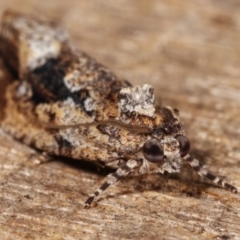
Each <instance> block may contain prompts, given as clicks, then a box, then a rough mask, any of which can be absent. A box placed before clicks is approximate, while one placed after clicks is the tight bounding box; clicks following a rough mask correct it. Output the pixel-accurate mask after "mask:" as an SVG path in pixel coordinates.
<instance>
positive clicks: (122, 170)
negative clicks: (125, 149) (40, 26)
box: [85, 160, 139, 208]
mask: <svg viewBox="0 0 240 240" xmlns="http://www.w3.org/2000/svg"><path fill="white" fill-rule="evenodd" d="M138 166H139V160H128V161H127V162H126V163H125V164H124V165H122V166H121V167H119V168H118V169H117V171H116V172H115V173H110V174H109V175H108V176H107V180H106V181H105V182H104V183H103V184H102V186H101V187H100V188H98V189H97V190H96V191H95V192H94V193H93V194H92V195H91V196H90V197H89V198H88V199H87V201H86V202H85V208H89V206H90V205H91V203H92V202H93V201H94V200H96V199H97V198H98V197H99V195H100V194H101V193H102V192H103V191H105V190H106V189H107V188H108V187H109V186H111V185H113V184H116V183H117V182H119V181H120V180H121V179H122V178H124V177H125V176H127V175H128V174H129V173H130V172H132V171H133V170H134V169H135V168H136V167H138Z"/></svg>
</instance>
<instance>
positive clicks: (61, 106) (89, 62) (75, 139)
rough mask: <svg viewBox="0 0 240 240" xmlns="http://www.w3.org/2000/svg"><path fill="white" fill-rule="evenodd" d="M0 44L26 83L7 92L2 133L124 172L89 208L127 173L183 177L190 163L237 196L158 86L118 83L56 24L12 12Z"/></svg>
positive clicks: (115, 175) (50, 151)
mask: <svg viewBox="0 0 240 240" xmlns="http://www.w3.org/2000/svg"><path fill="white" fill-rule="evenodd" d="M0 40H1V44H0V45H1V56H2V57H3V58H4V61H5V62H6V64H7V66H8V68H9V70H10V71H11V72H13V74H15V75H14V76H16V78H17V79H18V80H16V81H13V82H11V84H10V85H9V87H8V88H7V90H6V93H5V98H6V102H7V105H6V109H5V117H4V120H3V121H2V124H1V127H2V129H3V130H4V131H6V132H7V133H9V134H11V135H12V136H14V137H15V138H16V139H19V140H21V141H23V142H24V143H26V144H28V145H30V146H33V147H35V148H37V149H40V150H42V151H45V152H47V153H48V154H50V155H60V156H67V157H71V158H74V159H79V160H81V159H84V160H87V161H90V162H93V163H96V164H100V165H102V166H108V167H111V168H114V169H116V171H115V172H114V173H110V174H109V175H108V176H107V177H106V180H105V182H104V183H103V184H102V185H101V186H100V187H99V188H97V190H96V191H95V192H94V193H93V194H92V195H91V196H90V197H89V198H88V199H87V201H86V203H85V206H86V207H89V206H90V204H91V203H92V202H93V201H95V200H96V199H97V198H98V196H99V195H100V194H101V193H102V192H103V191H105V190H106V189H107V188H108V187H109V186H110V185H113V184H116V183H117V182H118V181H120V180H121V179H123V178H124V177H126V176H127V175H131V174H133V175H141V174H145V173H149V174H153V173H161V174H163V173H165V172H168V173H176V172H180V170H181V167H182V165H183V164H184V163H187V164H188V165H189V166H190V167H191V168H192V169H193V170H194V171H196V172H197V173H198V175H200V176H201V177H205V178H207V179H209V180H210V181H212V182H213V183H215V184H217V185H219V186H221V187H223V188H226V189H228V190H230V191H232V192H234V193H236V192H237V188H235V187H234V186H232V185H230V184H229V183H227V182H225V181H224V180H222V179H221V178H219V177H217V176H215V175H213V174H211V173H209V172H208V171H207V170H205V168H203V166H202V165H201V164H200V162H199V161H198V160H197V159H195V158H194V157H192V156H190V155H189V153H188V152H189V149H190V143H189V140H188V139H187V137H186V136H185V133H184V128H183V125H182V123H181V121H180V118H179V113H178V110H177V109H174V108H171V107H164V106H158V105H156V104H155V96H154V89H153V87H152V86H150V85H148V84H144V85H143V86H132V85H131V84H130V83H129V82H128V81H126V80H123V79H120V78H118V77H117V76H116V75H115V74H114V73H113V72H111V71H110V70H109V69H108V68H106V67H104V66H103V65H101V64H99V63H98V62H97V61H96V60H94V59H93V58H91V57H90V56H88V55H87V54H86V53H84V52H82V51H79V50H78V49H76V48H75V47H74V46H73V45H72V44H71V42H70V41H69V39H68V35H67V34H66V32H64V31H63V30H61V29H59V28H58V27H57V26H56V25H55V24H54V23H49V22H45V21H41V20H37V19H35V18H33V17H30V16H26V15H22V14H19V13H16V12H11V11H7V12H5V13H4V15H3V19H2V30H1V37H0Z"/></svg>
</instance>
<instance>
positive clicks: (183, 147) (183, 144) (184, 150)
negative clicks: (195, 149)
mask: <svg viewBox="0 0 240 240" xmlns="http://www.w3.org/2000/svg"><path fill="white" fill-rule="evenodd" d="M176 139H177V140H178V142H179V144H180V155H181V157H184V156H186V155H187V154H188V152H189V149H190V143H189V141H188V139H187V138H186V137H185V136H183V135H177V136H176Z"/></svg>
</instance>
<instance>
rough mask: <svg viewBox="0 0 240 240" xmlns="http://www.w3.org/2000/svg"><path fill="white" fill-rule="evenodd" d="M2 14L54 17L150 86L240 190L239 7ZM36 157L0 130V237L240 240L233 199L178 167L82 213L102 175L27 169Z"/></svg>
mask: <svg viewBox="0 0 240 240" xmlns="http://www.w3.org/2000/svg"><path fill="white" fill-rule="evenodd" d="M6 8H11V9H14V10H18V11H22V12H25V13H30V14H33V15H45V16H47V17H48V18H50V19H55V20H56V21H57V22H59V25H60V26H62V27H63V28H65V29H67V30H68V31H69V33H70V36H71V38H72V40H73V41H74V42H75V44H76V45H77V46H78V47H79V48H80V49H82V50H84V51H86V52H87V53H89V54H90V55H91V56H93V57H94V58H96V59H97V60H98V61H99V62H101V63H103V64H105V65H107V66H108V67H109V68H110V69H112V70H113V71H114V72H115V73H116V74H118V75H119V76H120V77H123V78H126V79H128V80H129V81H131V82H132V83H133V84H143V83H149V84H152V85H153V86H154V88H155V94H156V96H157V100H159V102H162V103H163V104H164V105H171V106H174V107H176V108H178V109H179V110H180V114H181V118H182V120H183V122H184V123H185V127H186V130H187V136H188V137H189V139H190V141H191V153H192V155H194V156H196V157H198V158H199V160H200V161H201V162H203V163H205V164H207V165H208V166H209V167H210V170H211V171H212V172H213V173H216V174H218V175H220V176H226V179H227V180H228V181H230V182H231V183H233V184H234V185H235V186H237V187H239V186H240V147H239V146H240V137H239V134H240V68H239V66H240V55H239V52H240V46H239V42H240V2H239V1H238V0H230V1H219V0H218V1H217V0H204V1H202V0H196V1H192V0H184V1H179V0H171V1H169V0H164V1H155V0H151V1H127V0H117V1H110V0H106V1H101V0H96V1H78V0H68V1H59V0H52V1H45V0H42V1H37V0H21V1H17V0H8V1H3V0H1V1H0V13H2V11H3V10H4V9H6ZM0 84H1V86H0V87H1V88H0V95H1V97H2V95H3V92H4V79H1V81H0ZM1 109H2V108H1ZM1 116H2V113H1ZM34 153H35V151H34V150H33V149H31V148H29V147H28V146H25V145H23V144H21V143H20V142H17V141H15V140H14V139H12V138H11V136H8V135H6V134H4V133H3V131H2V130H0V168H1V172H0V188H1V190H0V212H1V215H0V225H1V227H0V236H1V239H193V238H194V239H240V194H236V195H235V194H232V193H229V192H227V191H225V190H223V189H220V188H217V187H215V186H212V185H210V184H208V183H206V182H203V181H201V180H200V179H199V178H198V177H197V176H195V175H194V174H191V171H190V170H189V169H187V168H186V169H184V170H183V173H182V174H181V175H174V176H167V177H166V176H165V177H162V176H144V177H141V178H128V179H126V180H124V181H122V182H121V183H120V184H118V185H117V186H114V187H111V188H110V189H109V190H108V191H107V192H106V193H105V194H104V195H103V196H102V197H101V198H100V200H99V202H98V204H97V206H95V207H92V208H90V209H84V208H83V203H84V201H85V200H86V198H87V196H88V195H89V194H91V193H92V192H93V191H94V190H95V188H96V187H97V186H99V184H100V182H101V180H102V179H103V178H104V176H105V175H106V174H107V172H106V171H105V170H102V171H100V172H99V171H98V169H97V167H94V166H88V165H86V164H83V163H82V162H80V161H79V162H77V161H73V160H71V159H60V158H58V157H55V158H54V161H51V162H49V163H45V164H42V165H35V164H34V163H33V157H31V156H33V154H34ZM38 157H39V156H35V158H38ZM192 179H194V180H192Z"/></svg>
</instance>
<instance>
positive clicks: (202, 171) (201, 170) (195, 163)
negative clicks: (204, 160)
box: [184, 154, 238, 193]
mask: <svg viewBox="0 0 240 240" xmlns="http://www.w3.org/2000/svg"><path fill="white" fill-rule="evenodd" d="M184 159H185V160H186V161H187V163H188V164H189V165H190V166H191V167H192V169H193V170H194V171H196V172H197V174H198V175H199V176H200V177H206V178H207V179H209V180H210V181H211V182H213V183H215V184H217V185H219V186H221V187H223V188H225V189H227V190H229V191H231V192H233V193H237V192H238V190H237V188H235V187H234V186H232V185H231V184H229V183H227V182H225V181H224V180H223V179H221V178H219V177H217V176H215V175H213V174H212V173H209V172H208V171H207V170H205V169H204V168H203V166H202V165H201V163H200V162H199V161H198V160H197V159H196V158H193V157H191V156H190V155H189V154H188V155H186V156H185V157H184Z"/></svg>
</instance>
